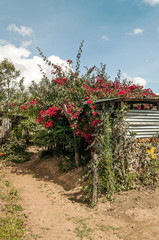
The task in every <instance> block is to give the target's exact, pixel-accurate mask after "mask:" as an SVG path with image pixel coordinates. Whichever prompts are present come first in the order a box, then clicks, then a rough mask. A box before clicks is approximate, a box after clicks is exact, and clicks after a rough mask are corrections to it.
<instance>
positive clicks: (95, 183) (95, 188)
mask: <svg viewBox="0 0 159 240" xmlns="http://www.w3.org/2000/svg"><path fill="white" fill-rule="evenodd" d="M92 158H93V162H92V164H93V194H92V204H93V205H95V204H96V203H97V201H98V157H97V154H96V153H93V156H92Z"/></svg>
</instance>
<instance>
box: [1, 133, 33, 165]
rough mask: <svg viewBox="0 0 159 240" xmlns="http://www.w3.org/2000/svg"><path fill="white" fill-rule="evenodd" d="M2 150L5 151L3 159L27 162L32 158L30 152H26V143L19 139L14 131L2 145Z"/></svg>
mask: <svg viewBox="0 0 159 240" xmlns="http://www.w3.org/2000/svg"><path fill="white" fill-rule="evenodd" d="M0 152H2V153H4V154H5V156H4V157H3V159H5V160H6V161H11V162H16V163H20V162H25V161H28V160H29V158H30V153H28V152H26V145H25V144H24V143H23V142H22V141H21V140H18V138H17V136H16V134H15V132H14V131H11V132H10V134H9V135H8V137H7V139H6V142H5V144H3V145H2V146H1V147H0Z"/></svg>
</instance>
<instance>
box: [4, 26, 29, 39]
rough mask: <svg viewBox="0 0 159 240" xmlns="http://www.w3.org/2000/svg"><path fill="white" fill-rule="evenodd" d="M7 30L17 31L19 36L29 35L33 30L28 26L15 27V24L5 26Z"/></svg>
mask: <svg viewBox="0 0 159 240" xmlns="http://www.w3.org/2000/svg"><path fill="white" fill-rule="evenodd" d="M7 30H8V31H13V32H18V33H19V34H20V35H21V36H23V37H24V36H31V34H32V33H33V30H32V29H31V28H30V27H26V26H22V25H20V27H17V26H16V24H10V25H8V27H7Z"/></svg>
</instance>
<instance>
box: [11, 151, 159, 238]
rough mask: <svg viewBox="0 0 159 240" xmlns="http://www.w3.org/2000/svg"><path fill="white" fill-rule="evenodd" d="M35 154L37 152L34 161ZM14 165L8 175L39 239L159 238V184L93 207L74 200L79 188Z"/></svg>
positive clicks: (124, 194)
mask: <svg viewBox="0 0 159 240" xmlns="http://www.w3.org/2000/svg"><path fill="white" fill-rule="evenodd" d="M36 158H38V154H37V155H36V157H35V159H34V160H32V161H36V160H37V159H36ZM27 164H28V163H26V166H27V167H28V165H27ZM30 164H32V162H31V163H30ZM37 167H38V166H37ZM15 168H16V167H9V168H8V178H9V180H11V181H12V183H13V185H14V186H15V187H16V188H17V189H18V192H19V195H20V196H21V198H22V200H21V205H22V206H23V207H24V209H25V214H26V215H27V216H28V222H27V224H28V227H30V228H31V229H32V231H33V233H34V234H36V235H38V239H45V240H56V239H61V240H76V239H77V240H78V239H83V240H85V239H92V240H100V239H102V240H120V239H123V240H159V188H157V189H156V190H155V191H152V190H151V191H150V190H142V191H137V190H133V191H130V192H127V193H122V194H121V195H118V196H116V200H115V201H114V202H112V203H110V202H107V201H104V200H102V201H103V202H99V204H98V206H97V207H96V208H95V209H90V208H88V207H87V206H86V205H85V204H83V203H79V202H76V201H74V200H71V197H70V196H72V195H73V193H76V191H77V189H76V188H74V189H71V190H69V191H68V190H67V191H66V190H64V188H63V187H62V186H60V185H59V184H56V183H55V182H54V181H53V180H52V181H45V180H44V179H43V180H39V179H38V178H35V177H34V174H33V173H29V174H28V173H25V174H24V173H23V174H22V172H21V171H20V170H19V171H14V170H15ZM26 240H27V239H26Z"/></svg>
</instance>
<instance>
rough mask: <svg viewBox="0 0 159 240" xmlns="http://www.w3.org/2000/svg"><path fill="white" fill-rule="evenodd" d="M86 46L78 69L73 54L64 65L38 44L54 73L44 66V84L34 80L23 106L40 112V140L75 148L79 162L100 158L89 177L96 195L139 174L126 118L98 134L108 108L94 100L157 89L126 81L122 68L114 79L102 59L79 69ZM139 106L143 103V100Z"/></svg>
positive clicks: (37, 134) (37, 139)
mask: <svg viewBox="0 0 159 240" xmlns="http://www.w3.org/2000/svg"><path fill="white" fill-rule="evenodd" d="M82 46H83V42H82V43H81V45H80V48H79V51H78V54H77V61H76V62H77V63H76V67H75V70H73V62H72V60H67V65H68V68H67V69H65V70H63V68H62V67H61V66H58V65H55V64H52V63H51V62H50V61H48V60H47V59H46V57H45V56H44V55H43V53H42V52H41V51H40V49H39V52H40V55H41V56H42V58H43V60H44V61H45V62H46V63H47V64H48V65H49V66H51V68H52V78H50V79H48V78H47V77H46V75H45V73H44V72H43V70H42V69H41V68H40V69H41V72H42V74H43V78H42V80H41V82H40V83H39V84H36V83H35V82H33V83H32V85H31V86H30V89H29V90H30V93H31V96H32V99H30V101H28V102H27V103H26V104H25V105H24V106H21V112H25V113H26V114H28V112H29V114H30V115H31V114H33V115H34V117H35V124H36V131H35V134H34V138H33V139H34V142H35V143H36V144H37V145H40V146H41V145H42V146H47V147H48V148H56V149H57V150H58V151H59V149H61V150H63V151H64V150H67V151H69V152H72V153H74V159H75V165H76V166H79V165H81V164H86V163H88V162H91V158H92V159H96V162H94V163H93V164H90V165H91V171H92V172H93V178H92V177H90V178H89V182H91V185H93V187H92V189H95V190H93V192H94V193H93V194H92V195H93V196H97V193H95V191H97V189H100V191H101V192H102V191H106V192H107V191H110V190H112V189H113V191H114V190H117V189H120V188H123V187H124V186H127V188H129V186H130V185H131V184H129V182H130V183H131V182H132V180H134V176H135V175H129V167H130V161H129V159H130V158H131V153H132V139H129V140H128V139H127V134H126V129H125V128H124V125H123V124H122V121H121V124H120V125H121V129H120V131H118V129H119V124H118V123H117V124H116V125H115V123H114V126H113V128H112V130H111V131H110V132H107V134H106V137H102V138H101V140H99V134H100V136H102V134H103V133H104V132H105V130H104V129H105V126H104V124H103V119H102V117H103V116H104V115H105V113H103V112H99V111H98V110H97V107H96V104H95V102H96V101H97V100H100V99H111V98H138V99H139V98H140V99H142V98H153V97H155V94H154V93H153V92H152V90H151V89H145V88H143V87H142V86H139V85H136V84H134V83H132V82H127V81H126V80H123V81H121V79H120V71H119V72H118V74H117V77H116V78H115V80H114V81H112V80H110V78H109V77H108V75H107V74H106V72H105V70H106V66H105V65H103V64H101V67H100V68H97V67H96V66H93V67H91V68H89V69H88V68H86V74H85V75H80V73H79V68H80V57H81V53H82ZM150 107H151V106H150ZM137 108H139V109H140V106H137ZM148 108H149V107H148ZM118 117H119V116H118ZM110 125H111V119H110ZM108 129H109V128H107V130H106V131H108ZM116 130H117V132H115V131H116ZM123 132H124V134H123ZM109 134H110V136H109ZM113 134H114V135H113ZM102 139H103V140H102ZM100 141H101V146H100V147H99V149H102V152H103V154H101V151H99V152H98V153H97V154H98V156H99V159H98V160H97V158H94V157H92V156H95V154H96V152H97V148H96V146H97V142H98V143H99V142H100ZM102 141H104V142H102ZM133 142H134V140H133ZM134 146H136V145H134ZM134 150H135V148H134ZM110 160H111V161H110ZM99 161H100V162H101V163H102V164H99ZM103 164H104V166H103ZM112 166H113V167H112ZM97 168H98V171H97ZM95 175H96V176H95ZM97 175H98V176H97ZM110 176H111V178H110ZM91 179H92V180H91ZM101 179H104V180H101ZM110 179H112V180H111V181H110ZM126 183H127V184H126ZM95 185H96V186H95ZM97 185H98V186H97ZM121 185H122V187H121ZM92 200H93V201H94V202H96V200H97V198H96V197H93V198H92Z"/></svg>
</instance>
